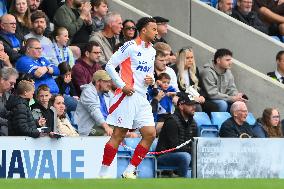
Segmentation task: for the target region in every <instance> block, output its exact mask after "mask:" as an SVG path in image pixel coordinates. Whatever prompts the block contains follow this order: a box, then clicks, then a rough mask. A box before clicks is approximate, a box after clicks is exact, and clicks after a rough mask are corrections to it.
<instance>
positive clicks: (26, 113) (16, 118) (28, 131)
mask: <svg viewBox="0 0 284 189" xmlns="http://www.w3.org/2000/svg"><path fill="white" fill-rule="evenodd" d="M6 108H7V110H8V111H10V113H9V116H8V129H9V132H8V134H9V136H30V137H33V138H37V137H39V136H40V132H39V131H38V130H37V124H36V121H35V120H34V118H33V115H32V112H31V110H30V107H29V102H28V100H26V99H24V98H22V97H20V96H16V95H11V96H10V97H9V99H8V101H7V104H6Z"/></svg>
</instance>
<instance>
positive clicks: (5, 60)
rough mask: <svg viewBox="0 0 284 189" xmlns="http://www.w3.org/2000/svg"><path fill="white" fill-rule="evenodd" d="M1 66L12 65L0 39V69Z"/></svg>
mask: <svg viewBox="0 0 284 189" xmlns="http://www.w3.org/2000/svg"><path fill="white" fill-rule="evenodd" d="M3 67H12V64H11V62H10V58H9V56H8V54H7V53H6V52H5V49H4V45H3V42H2V41H0V69H2V68H3Z"/></svg>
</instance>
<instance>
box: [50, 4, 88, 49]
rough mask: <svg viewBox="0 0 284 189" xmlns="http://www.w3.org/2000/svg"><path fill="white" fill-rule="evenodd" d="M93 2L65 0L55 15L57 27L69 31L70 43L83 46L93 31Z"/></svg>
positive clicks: (54, 19)
mask: <svg viewBox="0 0 284 189" xmlns="http://www.w3.org/2000/svg"><path fill="white" fill-rule="evenodd" d="M91 8H92V6H91V3H90V2H88V1H83V0H65V4H64V5H62V6H61V7H59V8H58V9H57V11H56V13H55V15H54V17H53V21H54V25H55V27H64V28H66V29H67V30H68V32H69V37H70V44H72V45H76V46H78V47H80V48H82V47H83V46H84V45H85V44H86V43H87V42H88V40H89V35H90V34H91V32H92V17H91Z"/></svg>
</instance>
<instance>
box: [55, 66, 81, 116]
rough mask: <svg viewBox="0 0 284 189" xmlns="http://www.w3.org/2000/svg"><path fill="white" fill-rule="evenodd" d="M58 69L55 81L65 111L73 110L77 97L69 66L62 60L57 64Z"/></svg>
mask: <svg viewBox="0 0 284 189" xmlns="http://www.w3.org/2000/svg"><path fill="white" fill-rule="evenodd" d="M58 69H59V71H60V75H59V76H58V78H56V80H55V81H56V83H57V85H58V87H59V94H61V95H63V97H64V100H65V103H66V106H67V112H70V111H75V110H76V107H77V102H78V101H77V100H78V99H79V97H78V96H77V94H76V91H75V87H74V85H73V83H72V76H71V67H70V65H69V64H67V63H66V62H63V63H60V64H59V66H58Z"/></svg>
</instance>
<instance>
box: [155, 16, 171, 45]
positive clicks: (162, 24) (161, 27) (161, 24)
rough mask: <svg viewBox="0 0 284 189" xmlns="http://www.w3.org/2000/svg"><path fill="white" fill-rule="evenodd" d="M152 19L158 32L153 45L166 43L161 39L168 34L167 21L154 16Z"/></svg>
mask: <svg viewBox="0 0 284 189" xmlns="http://www.w3.org/2000/svg"><path fill="white" fill-rule="evenodd" d="M153 18H154V19H155V20H156V23H157V30H158V35H157V37H156V40H155V42H154V43H157V42H163V43H167V41H166V40H165V39H164V38H163V37H165V36H166V35H167V33H168V22H169V20H168V19H166V18H163V17H161V16H154V17H153Z"/></svg>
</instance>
